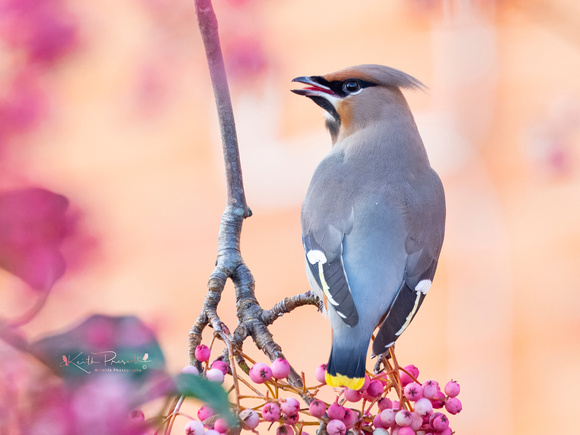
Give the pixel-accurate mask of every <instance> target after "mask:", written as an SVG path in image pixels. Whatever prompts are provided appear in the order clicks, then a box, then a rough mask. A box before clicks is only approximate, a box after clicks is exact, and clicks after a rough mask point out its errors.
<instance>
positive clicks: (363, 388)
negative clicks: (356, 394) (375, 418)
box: [359, 375, 371, 393]
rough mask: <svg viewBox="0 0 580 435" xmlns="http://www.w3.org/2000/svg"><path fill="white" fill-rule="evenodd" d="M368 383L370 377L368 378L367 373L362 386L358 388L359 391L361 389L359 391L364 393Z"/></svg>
mask: <svg viewBox="0 0 580 435" xmlns="http://www.w3.org/2000/svg"><path fill="white" fill-rule="evenodd" d="M370 383H371V378H369V376H368V375H365V381H364V383H363V386H362V387H360V390H359V391H361V392H363V393H364V392H365V391H366V390H367V388H368V386H369V384H370Z"/></svg>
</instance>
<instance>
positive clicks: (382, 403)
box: [377, 397, 393, 411]
mask: <svg viewBox="0 0 580 435" xmlns="http://www.w3.org/2000/svg"><path fill="white" fill-rule="evenodd" d="M377 406H378V407H379V411H382V410H383V409H388V408H392V407H393V402H392V401H391V399H389V398H388V397H381V398H380V399H379V401H378V402H377Z"/></svg>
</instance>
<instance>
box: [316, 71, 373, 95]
mask: <svg viewBox="0 0 580 435" xmlns="http://www.w3.org/2000/svg"><path fill="white" fill-rule="evenodd" d="M311 79H312V80H313V81H315V82H316V83H319V84H321V85H322V86H327V87H328V88H330V90H331V91H332V92H334V93H335V94H336V96H338V97H339V98H346V97H348V96H349V95H353V94H358V93H359V92H360V91H361V90H362V89H364V88H370V87H372V86H377V84H376V83H372V82H367V81H366V80H362V79H346V80H333V81H328V80H326V79H325V78H324V77H322V76H314V77H311Z"/></svg>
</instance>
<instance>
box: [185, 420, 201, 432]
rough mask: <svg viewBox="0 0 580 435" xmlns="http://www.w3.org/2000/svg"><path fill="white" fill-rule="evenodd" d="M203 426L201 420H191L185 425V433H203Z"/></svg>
mask: <svg viewBox="0 0 580 435" xmlns="http://www.w3.org/2000/svg"><path fill="white" fill-rule="evenodd" d="M204 432H205V428H204V427H203V423H202V422H201V421H197V420H192V421H190V422H189V423H187V424H186V425H185V435H203V433H204Z"/></svg>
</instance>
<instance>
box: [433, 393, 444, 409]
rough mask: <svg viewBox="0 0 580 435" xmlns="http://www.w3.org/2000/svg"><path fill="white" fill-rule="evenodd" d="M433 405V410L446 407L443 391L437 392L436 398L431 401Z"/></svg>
mask: <svg viewBox="0 0 580 435" xmlns="http://www.w3.org/2000/svg"><path fill="white" fill-rule="evenodd" d="M431 403H432V404H433V408H435V409H440V408H443V406H444V405H445V394H443V392H442V391H437V393H436V394H435V397H433V398H432V399H431Z"/></svg>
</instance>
